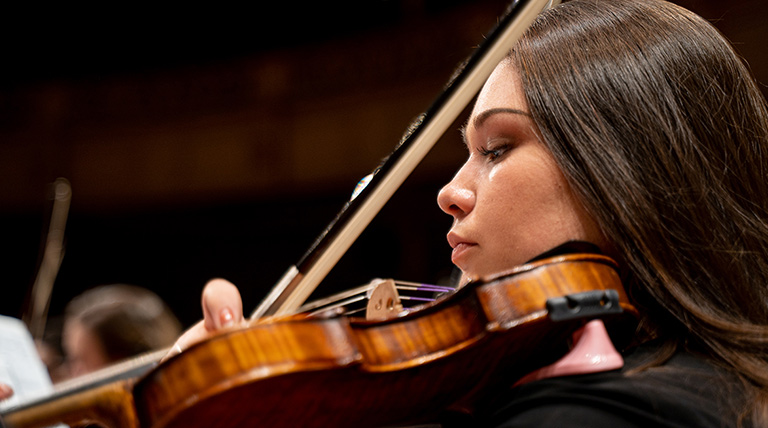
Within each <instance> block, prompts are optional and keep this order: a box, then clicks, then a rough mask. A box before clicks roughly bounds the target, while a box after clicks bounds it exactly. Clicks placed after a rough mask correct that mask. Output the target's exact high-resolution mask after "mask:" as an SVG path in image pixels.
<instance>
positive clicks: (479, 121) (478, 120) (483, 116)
mask: <svg viewBox="0 0 768 428" xmlns="http://www.w3.org/2000/svg"><path fill="white" fill-rule="evenodd" d="M495 114H519V115H523V116H526V117H531V118H532V117H533V116H531V114H530V113H528V112H527V111H523V110H519V109H516V108H506V107H497V108H491V109H488V110H484V111H483V112H482V113H480V114H478V115H477V116H475V120H474V121H472V126H474V128H475V129H477V128H479V127H481V126H483V122H485V121H486V120H488V118H489V117H491V116H493V115H495ZM470 119H471V118H468V119H467V122H466V123H465V124H464V125H463V126H462V127H461V128H459V132H460V133H461V140H462V141H463V142H464V145H466V146H467V147H469V142H468V141H467V127H468V126H469V122H470Z"/></svg>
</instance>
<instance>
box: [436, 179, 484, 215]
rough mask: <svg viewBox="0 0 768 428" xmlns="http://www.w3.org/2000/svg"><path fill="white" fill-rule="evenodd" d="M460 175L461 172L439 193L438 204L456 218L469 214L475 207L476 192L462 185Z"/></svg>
mask: <svg viewBox="0 0 768 428" xmlns="http://www.w3.org/2000/svg"><path fill="white" fill-rule="evenodd" d="M460 172H461V171H460ZM458 177H459V174H457V175H456V177H454V178H453V180H451V181H450V182H449V183H448V184H446V185H445V187H443V188H442V189H440V193H438V195H437V205H439V206H440V209H441V210H443V211H444V212H445V213H446V214H450V215H452V216H453V217H456V218H458V217H463V216H465V215H467V214H469V212H470V211H472V209H473V208H474V207H475V193H474V192H473V191H472V190H470V189H468V188H467V187H466V186H462V185H461V184H460V181H459V180H458Z"/></svg>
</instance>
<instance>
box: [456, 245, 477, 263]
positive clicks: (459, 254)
mask: <svg viewBox="0 0 768 428" xmlns="http://www.w3.org/2000/svg"><path fill="white" fill-rule="evenodd" d="M475 245H477V244H470V243H468V242H460V243H458V244H457V245H456V246H455V247H453V252H452V253H451V262H453V264H455V265H456V266H459V265H460V264H461V261H462V260H463V259H464V258H465V257H464V255H465V254H466V253H467V251H469V250H470V248H472V247H474V246H475Z"/></svg>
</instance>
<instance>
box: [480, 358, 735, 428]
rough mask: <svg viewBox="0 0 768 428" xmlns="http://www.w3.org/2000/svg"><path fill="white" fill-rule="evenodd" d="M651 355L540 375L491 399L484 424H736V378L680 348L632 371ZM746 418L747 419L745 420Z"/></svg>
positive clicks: (599, 425)
mask: <svg viewBox="0 0 768 428" xmlns="http://www.w3.org/2000/svg"><path fill="white" fill-rule="evenodd" d="M651 355H653V349H649V348H648V347H647V346H646V347H641V348H639V349H637V350H636V351H634V352H633V353H631V354H628V355H627V356H626V358H625V361H626V364H625V367H624V369H622V370H616V371H610V372H604V373H595V374H589V375H579V376H565V377H559V378H552V379H544V380H540V381H536V382H531V383H529V384H525V385H522V386H519V387H516V388H514V389H512V390H510V391H508V392H507V393H504V394H502V395H503V397H498V398H500V399H499V400H496V402H497V403H501V404H500V405H496V406H494V409H493V410H492V411H490V412H488V417H486V418H485V420H484V421H483V422H482V424H481V425H484V426H498V427H505V426H506V427H541V426H558V427H587V426H588V427H616V426H621V427H649V426H657V427H692V426H695V427H717V428H721V427H724V426H735V425H736V420H737V418H738V413H739V410H740V408H739V407H740V406H741V404H742V403H743V399H741V390H740V388H739V382H738V381H737V379H736V378H735V377H734V376H731V375H729V374H728V373H727V372H726V371H724V370H721V369H719V368H718V367H716V366H715V365H714V364H712V363H710V362H708V361H707V360H706V359H704V358H703V357H700V356H698V355H696V354H693V353H690V352H678V353H676V354H675V355H673V356H672V358H670V359H669V360H668V361H666V362H665V363H664V364H662V365H660V366H656V367H652V368H648V369H645V370H641V371H636V370H637V369H638V368H639V367H641V366H642V365H643V364H645V363H646V362H647V361H648V358H650V356H651ZM745 426H748V424H747V425H745Z"/></svg>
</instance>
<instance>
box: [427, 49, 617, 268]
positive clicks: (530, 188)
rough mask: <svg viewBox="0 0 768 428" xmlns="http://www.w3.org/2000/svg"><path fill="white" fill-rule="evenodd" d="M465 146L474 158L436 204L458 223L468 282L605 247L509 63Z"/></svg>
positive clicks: (459, 256)
mask: <svg viewBox="0 0 768 428" xmlns="http://www.w3.org/2000/svg"><path fill="white" fill-rule="evenodd" d="M465 142H466V145H467V149H468V150H469V158H468V159H467V161H466V163H465V164H464V166H462V167H461V169H460V170H459V171H458V172H457V173H456V176H455V177H454V178H453V180H451V182H450V183H448V184H447V185H446V186H445V187H444V188H443V189H442V190H441V191H440V194H439V195H438V198H437V201H438V204H439V205H440V208H441V209H442V210H443V211H445V212H446V213H447V214H450V215H451V216H453V226H452V227H451V230H450V232H449V233H448V242H449V243H450V245H451V247H453V254H452V256H451V259H452V261H453V263H454V264H455V265H456V266H458V267H459V268H460V269H461V271H462V272H463V276H464V277H465V278H480V277H487V276H489V275H492V274H495V273H500V272H502V271H505V270H508V269H509V268H512V267H514V266H517V265H519V264H521V263H524V262H526V261H528V260H530V259H532V258H534V257H536V256H537V255H539V254H541V253H543V252H545V251H547V250H550V249H552V248H554V247H556V246H558V245H560V244H562V243H564V242H566V241H569V240H585V241H590V242H592V243H595V244H597V245H599V246H601V247H604V245H603V244H604V238H603V237H602V234H601V233H600V231H599V228H598V227H597V224H596V223H595V222H594V220H593V219H592V218H591V217H590V216H589V215H587V213H586V211H585V210H584V208H583V206H582V205H581V204H580V203H579V202H578V201H577V200H576V198H575V197H574V195H573V194H572V192H571V189H570V187H569V186H568V183H566V181H565V178H564V177H563V174H562V173H561V171H560V169H559V168H558V166H557V165H556V164H555V160H554V158H553V157H552V155H551V154H550V152H549V150H548V149H547V148H546V147H545V145H544V144H543V143H542V142H541V140H540V138H539V135H538V131H537V128H536V125H535V124H534V122H533V120H532V119H531V117H530V115H529V113H528V106H527V104H526V102H525V98H524V96H523V92H522V86H521V83H520V78H519V75H518V73H517V71H516V70H515V69H514V67H513V66H512V65H511V62H510V61H509V60H505V61H503V62H502V63H501V64H500V65H499V66H498V67H496V69H495V70H494V72H493V73H492V75H491V77H490V78H489V79H488V81H487V82H486V84H485V86H484V87H483V89H482V90H481V91H480V94H479V95H478V99H477V103H476V104H475V107H474V110H473V111H472V115H471V116H470V118H469V120H468V122H467V125H466V128H465Z"/></svg>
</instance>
